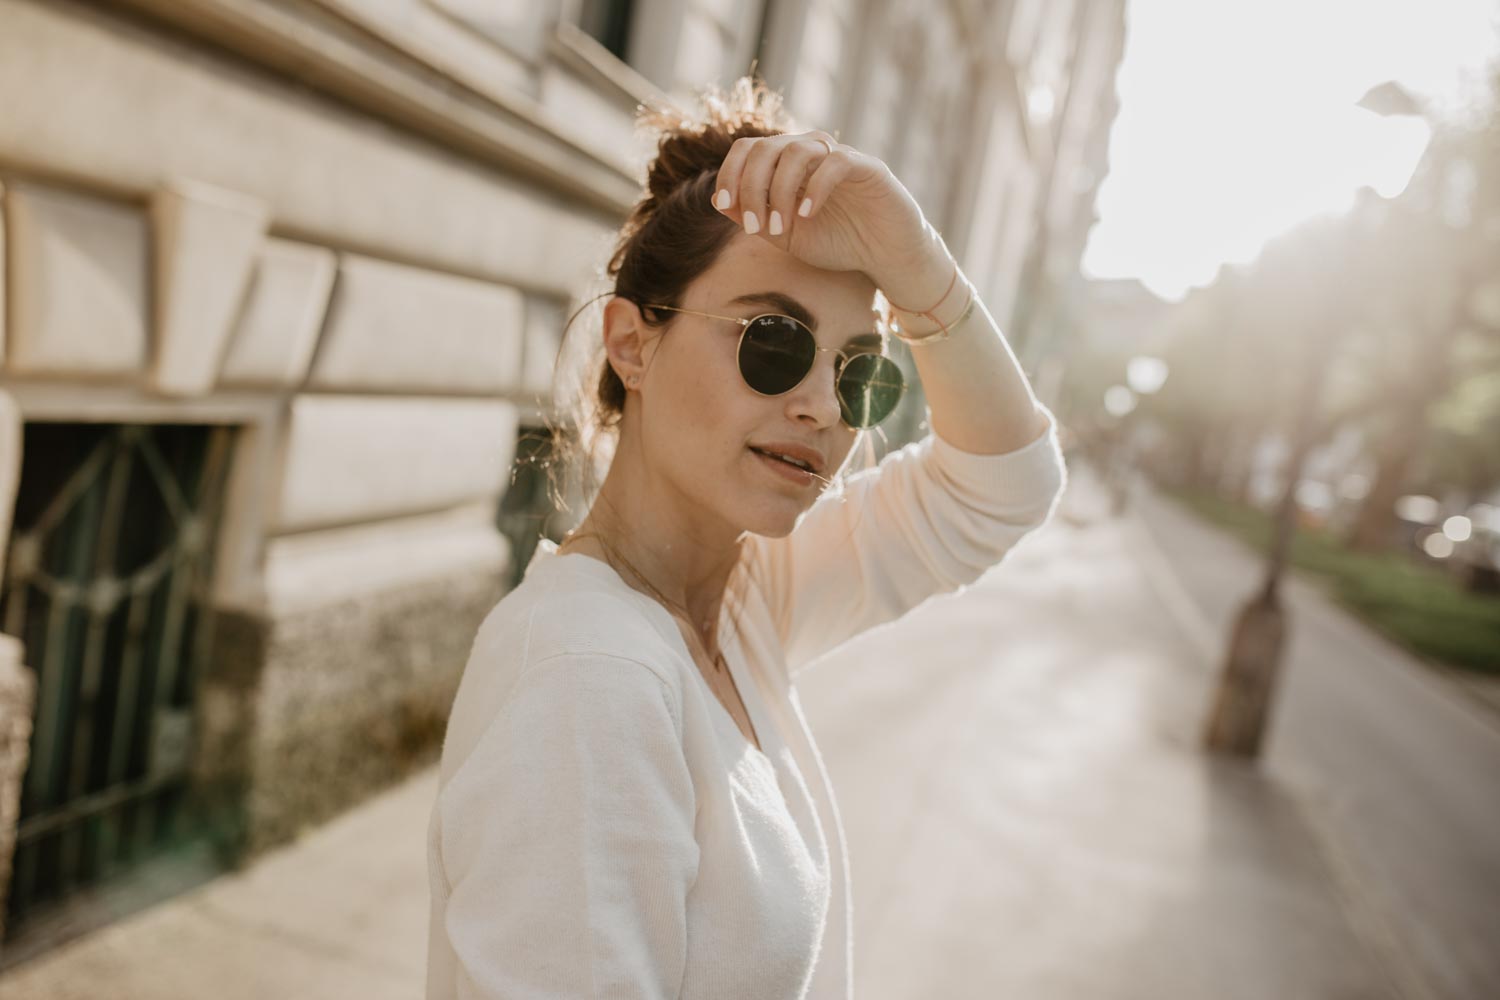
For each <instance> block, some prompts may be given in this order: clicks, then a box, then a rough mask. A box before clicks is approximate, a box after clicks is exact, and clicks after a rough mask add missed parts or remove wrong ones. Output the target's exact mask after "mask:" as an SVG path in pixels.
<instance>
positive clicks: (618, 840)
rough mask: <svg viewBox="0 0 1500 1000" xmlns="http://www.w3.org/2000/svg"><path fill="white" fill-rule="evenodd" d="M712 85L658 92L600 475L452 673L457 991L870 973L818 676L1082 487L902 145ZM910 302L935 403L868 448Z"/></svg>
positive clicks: (737, 990) (613, 338) (634, 989)
mask: <svg viewBox="0 0 1500 1000" xmlns="http://www.w3.org/2000/svg"><path fill="white" fill-rule="evenodd" d="M704 105H705V109H706V110H705V114H704V115H703V117H702V120H700V121H685V120H682V119H676V118H673V117H672V116H671V114H670V113H668V112H657V113H656V114H655V115H653V116H651V117H650V119H649V120H650V121H651V122H653V123H655V124H656V125H657V126H658V127H659V128H660V131H661V135H660V141H659V145H658V153H657V157H656V159H655V160H654V161H653V162H652V164H651V166H650V176H649V180H648V190H647V192H646V194H645V196H644V197H643V199H642V200H641V202H640V204H639V205H638V206H637V208H636V210H635V212H634V213H633V214H632V216H631V218H630V220H629V221H628V222H627V224H626V226H625V228H624V230H623V231H622V234H621V239H620V243H619V246H618V248H617V252H616V254H615V255H614V258H613V260H612V261H611V264H610V267H609V273H610V274H611V275H612V276H613V277H614V290H613V293H612V297H611V298H610V300H609V302H608V303H607V305H606V307H605V309H604V322H603V328H602V331H601V333H602V336H601V337H600V339H599V342H598V353H599V357H598V361H597V364H598V378H597V382H596V383H595V384H596V391H595V392H594V393H593V395H592V398H591V399H589V400H588V402H589V403H590V404H591V405H592V408H593V411H594V416H593V419H591V420H588V421H585V422H584V425H585V428H586V429H587V428H594V429H596V430H598V431H599V434H600V438H601V439H602V440H605V442H606V443H607V444H609V445H611V446H612V455H611V457H610V461H609V466H608V475H607V478H606V479H605V481H604V483H603V485H602V487H601V488H600V489H599V491H598V494H597V496H596V497H595V499H594V502H593V504H592V506H591V507H590V510H589V512H588V515H587V517H585V518H584V520H583V522H582V523H581V524H580V525H579V527H578V529H577V530H576V531H574V532H573V533H572V534H571V535H569V536H568V537H567V538H566V540H565V541H564V542H563V543H562V544H561V545H558V544H556V543H554V542H552V541H551V540H549V539H543V540H542V542H541V543H540V545H539V547H538V549H537V552H536V553H535V555H534V557H533V558H532V560H531V562H530V563H529V564H528V566H527V571H526V574H525V578H524V579H523V581H522V583H521V584H520V585H519V586H518V587H517V588H516V589H515V590H513V591H512V592H511V593H509V594H507V595H506V596H505V598H504V599H503V600H501V601H500V602H499V604H498V605H497V606H496V607H495V608H494V609H493V611H492V612H491V613H490V614H489V616H488V617H487V618H486V620H485V622H484V623H483V625H482V626H481V627H480V629H479V633H478V635H477V637H476V639H475V642H474V647H473V650H472V653H471V656H470V659H469V663H468V666H467V668H466V670H465V672H464V676H463V680H462V683H461V685H460V687H459V691H458V694H457V697H456V699H455V702H454V705H453V710H452V714H451V717H450V720H449V726H448V731H447V735H446V738H445V742H444V747H443V760H442V766H441V773H440V784H441V791H440V792H439V795H438V800H437V802H436V804H435V806H434V809H433V815H432V822H431V825H430V828H429V836H428V863H429V872H430V876H431V885H432V913H431V934H430V939H429V956H428V986H427V990H428V992H427V995H428V997H429V998H430V1000H437V998H450V997H464V998H480V997H483V998H501V997H505V998H531V997H652V998H655V997H688V998H693V1000H701V998H778V1000H779V998H792V997H815V998H845V997H848V996H850V994H851V986H850V964H851V959H852V938H851V921H850V906H851V902H850V899H851V897H850V893H849V883H848V871H847V864H846V861H845V854H844V843H843V833H842V830H841V828H840V825H839V818H838V813H837V810H836V807H835V805H834V801H833V797H832V794H831V790H830V788H829V783H828V778H827V775H826V773H825V772H824V769H823V764H822V761H821V759H820V757H819V754H818V750H817V747H816V745H815V744H814V742H813V739H812V735H811V733H810V732H809V731H808V729H807V725H806V722H805V720H804V718H803V714H802V710H801V707H800V705H799V703H798V700H797V695H796V690H795V688H794V686H793V682H794V681H795V679H796V677H797V674H798V672H799V671H800V670H801V669H803V668H804V667H806V666H807V665H808V664H809V663H810V662H812V661H813V660H814V659H816V658H817V657H818V656H820V655H821V654H823V653H825V652H827V651H828V650H829V649H831V648H833V647H834V646H837V645H838V644H840V643H842V642H844V641H845V640H847V639H849V638H850V637H852V636H854V635H856V634H859V633H861V632H863V631H865V630H867V629H870V628H872V627H874V626H877V625H880V624H882V623H885V622H889V621H892V620H894V619H896V618H897V617H899V616H900V615H902V614H903V613H905V612H906V611H907V610H909V609H910V608H912V607H914V606H916V605H917V604H919V603H921V602H922V601H923V600H925V599H927V598H928V597H931V596H933V595H934V594H940V593H950V592H953V591H955V590H959V589H961V588H963V587H965V586H966V585H968V584H969V583H972V582H973V581H975V580H977V579H978V578H979V577H980V575H981V574H983V573H984V572H985V571H986V570H987V569H989V568H990V567H991V566H993V565H994V564H995V563H997V562H998V561H999V560H1000V559H1001V557H1002V556H1003V555H1004V554H1005V553H1006V551H1007V550H1009V549H1010V548H1011V547H1012V546H1013V545H1015V543H1016V542H1017V541H1018V540H1019V539H1020V538H1021V537H1022V536H1023V535H1025V534H1026V533H1027V532H1029V531H1032V530H1033V529H1035V528H1037V527H1038V526H1040V525H1041V524H1043V523H1044V522H1045V521H1046V520H1047V519H1048V518H1049V517H1050V516H1051V513H1052V510H1053V507H1054V503H1055V501H1056V498H1057V496H1058V494H1059V493H1060V491H1061V489H1062V486H1063V482H1064V479H1065V472H1064V466H1063V461H1062V456H1061V453H1060V451H1059V450H1058V446H1057V437H1056V427H1055V424H1054V422H1053V420H1052V416H1051V414H1050V413H1049V412H1048V411H1047V410H1046V409H1045V408H1044V407H1043V406H1042V405H1041V404H1040V403H1038V401H1037V400H1036V399H1035V398H1034V396H1033V394H1032V391H1031V388H1030V386H1029V384H1028V383H1027V381H1026V378H1025V376H1024V375H1023V373H1022V372H1021V370H1020V368H1019V366H1018V365H1017V363H1016V360H1015V358H1014V356H1013V355H1012V353H1011V351H1010V349H1009V348H1008V346H1007V345H1006V343H1005V340H1004V338H1003V336H1002V335H1001V332H1000V331H999V330H998V329H997V328H996V326H995V323H994V321H993V319H992V318H991V317H990V315H989V313H988V311H987V310H986V309H985V308H984V307H983V304H982V303H979V302H978V301H977V298H976V297H975V296H974V292H973V287H972V285H970V284H969V282H968V280H967V279H966V278H963V277H962V275H961V273H960V271H959V269H958V266H957V263H956V262H955V261H954V259H953V257H952V256H951V255H950V254H949V253H948V251H947V248H946V247H945V246H944V244H943V240H942V238H941V237H940V236H939V235H938V234H937V233H936V232H935V231H934V230H933V229H932V228H931V227H930V226H929V225H928V223H927V222H926V220H925V219H924V218H923V216H922V212H921V210H920V209H919V207H918V206H917V204H916V202H915V201H914V199H913V198H912V197H911V195H910V194H909V193H908V192H907V191H906V190H905V188H903V187H902V185H901V184H900V182H899V181H897V180H896V178H895V177H894V176H893V175H892V173H891V171H890V170H889V169H888V168H887V167H886V166H885V165H884V164H883V163H882V162H880V161H879V160H877V159H875V158H874V157H871V156H868V155H866V154H864V153H861V152H859V151H858V150H855V149H853V148H851V147H849V146H846V145H842V144H840V143H838V142H836V141H834V140H833V138H832V137H831V136H829V135H827V134H826V133H823V132H818V131H807V132H792V131H791V130H790V129H789V127H788V123H787V120H786V119H785V117H784V115H783V114H782V112H781V105H780V99H779V97H778V95H776V94H774V93H772V92H768V91H767V90H766V89H765V88H764V86H763V85H760V84H753V83H752V82H751V81H749V80H740V81H739V82H737V83H736V85H735V86H734V87H733V88H732V89H731V91H730V92H729V94H728V95H725V94H723V93H720V92H718V91H710V92H709V94H708V95H706V98H705V102H704ZM877 290H878V291H879V292H880V293H882V294H883V296H884V297H885V300H886V301H888V302H889V303H891V304H892V306H891V310H890V312H889V313H886V312H885V311H883V310H881V311H877V305H878V302H879V300H877V298H876V294H877ZM897 304H899V305H897ZM903 307H911V309H913V310H919V311H917V312H913V311H909V310H907V309H905V308H903ZM887 316H888V317H889V318H890V319H891V321H892V322H891V323H885V322H882V320H883V319H885V318H886V317H887ZM945 331H946V332H945ZM887 335H894V336H901V337H903V338H905V339H908V340H909V342H910V343H911V344H912V347H911V351H912V355H913V357H914V358H915V364H916V366H917V369H918V370H919V372H920V375H921V378H922V383H923V385H924V386H925V388H926V392H927V397H928V402H929V405H930V408H931V423H932V429H933V431H934V433H933V434H929V435H928V436H927V437H925V438H923V439H922V440H921V441H919V442H916V443H914V444H910V445H907V446H906V447H905V448H902V449H900V450H899V451H894V452H892V453H891V454H889V455H887V456H886V457H885V459H884V460H883V461H881V462H880V464H879V465H878V466H876V467H874V468H869V469H865V470H862V471H860V472H858V473H855V474H853V475H843V474H842V472H841V470H843V467H844V465H845V462H846V459H847V458H848V457H849V455H850V454H851V453H853V452H854V450H855V445H856V443H857V442H858V440H859V438H860V436H861V434H862V433H863V432H864V431H865V430H866V429H869V428H872V427H874V426H875V425H876V424H878V422H879V420H880V419H882V418H883V417H884V416H885V415H887V414H888V413H889V412H890V410H891V408H892V406H894V404H895V402H896V401H897V400H898V399H899V398H900V393H901V390H902V388H903V384H902V378H901V372H900V369H899V367H898V366H896V365H895V364H894V363H892V362H891V361H890V358H889V355H888V354H887V353H886V348H887V347H888V346H889V342H888V339H887ZM777 456H780V457H777ZM913 669H918V668H917V667H916V666H914V667H913ZM850 679H851V681H854V682H857V680H858V672H857V670H856V671H853V672H851V675H850Z"/></svg>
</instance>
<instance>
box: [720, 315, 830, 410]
mask: <svg viewBox="0 0 1500 1000" xmlns="http://www.w3.org/2000/svg"><path fill="white" fill-rule="evenodd" d="M817 354H818V342H817V341H816V340H815V339H814V338H813V335H812V331H811V330H809V329H807V328H806V327H804V326H803V325H802V324H800V323H798V322H797V321H796V320H794V319H792V318H790V317H788V316H760V317H758V318H756V319H755V320H754V321H752V322H751V324H750V325H749V326H748V327H747V328H746V329H745V335H744V337H743V338H741V340H740V358H739V360H740V374H741V375H742V376H744V379H745V382H746V383H747V384H748V385H749V386H750V388H752V389H754V390H755V391H756V392H759V393H764V394H765V395H767V396H779V395H780V394H781V393H783V392H789V391H790V390H792V389H795V388H796V387H797V384H798V383H799V382H801V381H802V379H803V378H805V377H806V376H807V373H808V372H809V371H810V370H811V369H812V366H813V359H814V358H816V357H817Z"/></svg>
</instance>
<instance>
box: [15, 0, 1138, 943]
mask: <svg viewBox="0 0 1500 1000" xmlns="http://www.w3.org/2000/svg"><path fill="white" fill-rule="evenodd" d="M1122 6H1123V0H1100V2H1098V3H1096V4H1079V5H1077V6H1076V9H1075V5H1073V4H1069V3H1064V4H1058V3H1046V4H1044V3H1043V2H1041V0H1014V2H1008V0H953V2H950V3H947V4H944V5H939V6H936V7H934V6H932V5H928V4H918V3H916V2H913V0H899V2H898V0H873V2H860V0H814V2H807V3H792V2H789V0H764V2H731V0H634V2H629V0H626V2H619V0H617V2H606V0H536V2H530V3H494V2H492V0H275V2H272V0H0V92H3V93H4V94H6V101H5V110H4V113H3V114H0V186H3V196H0V212H3V226H0V260H3V270H0V273H3V275H4V281H3V283H0V299H3V306H4V308H3V310H0V316H3V321H0V565H3V567H4V577H3V585H0V899H4V900H5V907H4V910H3V914H4V923H3V925H0V942H3V944H0V956H3V958H0V964H3V963H4V962H9V961H15V960H18V959H19V958H20V957H23V956H24V955H25V954H30V953H35V952H36V951H37V950H39V949H42V948H45V947H48V946H50V945H51V944H53V943H56V942H57V941H59V940H61V939H62V938H64V937H66V936H69V935H71V934H75V933H78V932H79V931H81V930H83V929H87V927H89V926H92V925H97V924H98V923H101V922H103V921H105V920H107V919H109V918H110V917H111V916H116V915H119V913H120V912H122V911H124V910H127V909H129V908H131V907H139V906H141V905H146V904H147V903H149V902H150V900H151V899H152V898H153V896H155V897H159V896H161V895H163V894H167V893H171V892H174V891H179V890H180V889H181V888H183V887H185V886H187V885H191V884H193V883H194V882H195V880H201V879H203V878H207V877H211V876H212V875H213V874H214V873H216V872H218V871H221V870H223V868H224V867H226V866H232V865H236V864H240V863H243V862H244V861H245V860H246V859H248V858H250V857H253V856H254V855H255V854H257V853H258V852H260V851H263V850H264V849H266V848H268V847H270V846H273V845H276V844H280V843H283V842H285V841H288V840H290V839H292V838H294V837H295V836H296V835H297V834H298V833H299V831H301V830H303V829H306V828H307V827H309V826H312V825H316V824H318V823H320V822H322V821H324V820H326V819H328V818H330V817H332V816H334V815H335V814H337V813H338V812H340V811H342V810H343V809H345V808H347V807H348V806H350V805H352V804H354V803H355V802H358V801H359V800H360V799H362V798H364V797H365V796H367V795H369V794H370V793H372V792H374V791H376V790H378V789H380V788H381V787H384V786H385V785H387V784H389V783H391V782H393V781H395V780H398V779H399V778H400V777H402V776H403V775H404V774H406V773H408V772H410V771H411V770H412V769H414V768H418V767H422V766H426V765H428V764H430V763H431V762H432V761H433V760H435V757H436V754H437V751H438V749H439V747H440V744H441V737H442V726H443V721H444V719H445V718H446V712H447V709H448V706H449V704H450V703H451V699H452V695H453V692H454V690H455V689H456V685H457V681H458V675H459V672H460V670H461V669H462V666H463V664H464V661H465V658H466V656H467V653H468V647H469V643H470V641H471V639H472V635H473V631H474V628H475V627H476V626H477V624H478V622H479V620H480V619H481V618H482V616H483V615H484V614H485V612H486V611H487V610H488V609H489V608H490V607H491V606H493V604H494V602H495V601H496V600H497V599H498V598H499V597H500V596H501V595H502V594H503V593H504V592H505V590H506V588H507V587H509V586H510V585H511V584H512V582H513V581H514V579H515V574H516V572H517V570H518V567H519V566H521V565H524V562H525V559H526V557H527V555H528V554H529V551H530V548H529V546H530V545H532V544H534V542H535V536H536V534H537V533H538V532H539V531H541V530H542V529H541V527H540V524H541V523H542V522H541V520H540V519H541V517H542V514H543V512H541V511H539V510H537V509H536V507H537V501H536V495H537V492H538V491H536V490H535V489H534V488H533V486H534V484H531V485H524V484H522V483H521V480H520V479H519V478H518V477H517V475H516V472H517V463H516V459H517V457H518V452H520V451H522V450H525V449H526V448H527V447H528V445H526V444H525V442H527V441H530V440H533V439H534V436H535V432H536V430H537V428H538V427H539V426H540V424H541V418H542V416H543V414H544V413H545V412H546V411H547V406H548V397H549V390H550V381H551V377H552V368H553V364H554V360H555V358H556V352H557V350H558V346H559V343H560V339H559V338H560V336H561V334H562V331H563V327H564V323H565V320H566V317H567V316H568V315H569V314H571V313H572V311H573V309H574V308H575V306H576V304H578V303H581V302H583V301H585V300H586V299H587V298H589V297H591V296H592V295H595V294H598V292H599V291H600V290H601V289H600V287H599V276H600V274H601V273H602V265H603V263H604V261H605V260H606V259H607V255H608V251H609V249H610V247H611V245H612V241H613V237H614V234H615V232H616V230H617V228H618V226H619V224H620V222H621V221H623V219H624V217H625V214H626V212H627V211H628V209H629V207H630V205H631V204H632V203H633V202H634V200H635V198H636V196H637V194H638V192H639V189H640V184H641V181H642V179H643V176H644V165H645V162H646V160H647V159H648V158H649V155H650V152H651V150H650V149H649V148H647V147H645V146H643V145H642V141H641V139H640V137H638V136H637V135H636V134H635V131H634V114H635V111H636V108H637V106H638V105H639V104H641V103H642V102H647V101H650V102H659V101H664V100H665V101H675V102H677V103H679V104H682V105H684V106H686V107H691V105H692V101H693V96H694V94H695V92H696V91H697V90H699V89H700V88H701V87H702V86H703V85H705V84H709V83H719V84H727V83H729V82H730V81H732V80H733V79H734V78H735V77H738V76H740V75H742V74H744V73H746V72H748V71H749V70H750V69H751V67H752V65H754V66H755V67H756V68H757V69H758V72H759V73H760V74H762V75H763V76H765V77H766V79H767V80H768V82H769V83H771V84H772V85H773V86H775V87H777V88H779V89H781V90H782V91H783V92H784V93H785V94H786V95H787V101H788V106H789V108H790V109H791V111H792V112H793V114H794V115H795V116H796V117H797V118H798V119H799V120H801V121H803V122H806V123H808V124H810V125H816V126H819V127H823V128H826V129H828V130H829V131H830V132H832V133H834V134H836V135H838V136H839V137H840V138H841V139H842V140H843V141H846V142H849V143H851V144H853V145H856V146H858V147H859V148H861V149H864V150H866V151H868V152H871V153H874V154H875V155H878V156H881V157H882V158H884V159H886V160H887V162H889V163H890V164H891V165H892V167H893V169H895V170H896V172H897V173H898V175H899V176H900V177H901V178H902V179H903V181H905V182H906V183H907V184H908V186H909V187H910V188H911V189H912V191H913V193H914V194H915V195H916V196H917V197H918V199H919V200H920V202H921V203H922V205H923V206H924V209H925V210H926V211H927V212H928V214H929V217H930V218H932V220H933V222H934V224H935V225H936V226H937V227H938V228H939V229H940V230H941V231H942V232H943V233H944V235H945V237H946V238H947V239H948V242H949V245H950V247H951V248H952V249H953V250H954V251H955V253H956V254H958V255H959V257H960V260H961V262H962V263H963V264H964V266H965V269H966V271H967V272H968V273H969V274H970V275H971V276H972V277H973V278H974V279H975V281H976V283H977V284H978V285H979V287H980V289H981V292H982V293H983V294H984V296H985V299H986V302H987V303H988V304H989V305H990V307H991V310H992V312H993V313H994V314H995V315H996V317H997V319H999V320H1000V321H1001V322H1002V325H1004V324H1006V323H1008V322H1010V319H1011V316H1012V314H1013V313H1014V311H1015V303H1016V302H1017V301H1018V299H1020V298H1022V297H1023V296H1022V286H1023V283H1024V282H1025V280H1026V276H1025V271H1026V264H1025V260H1026V257H1027V253H1028V249H1029V248H1030V247H1032V246H1033V243H1034V241H1035V240H1036V238H1037V234H1038V230H1039V227H1041V228H1042V229H1048V230H1053V231H1055V234H1056V235H1055V238H1053V239H1051V240H1050V241H1049V245H1050V246H1051V247H1052V248H1053V253H1054V256H1053V258H1051V259H1053V262H1054V263H1055V264H1058V267H1059V268H1061V270H1057V269H1054V270H1052V271H1049V272H1047V273H1048V274H1049V275H1050V276H1051V277H1052V279H1053V280H1055V279H1056V277H1057V275H1059V274H1061V273H1062V272H1063V271H1065V270H1066V266H1065V265H1066V258H1067V257H1068V256H1069V254H1072V266H1073V267H1074V268H1075V269H1076V264H1077V254H1076V253H1075V252H1074V250H1073V243H1072V242H1070V241H1071V240H1072V239H1073V235H1072V234H1074V233H1075V231H1076V229H1077V222H1076V217H1077V209H1076V206H1077V205H1081V204H1083V203H1084V202H1086V201H1088V200H1089V199H1090V198H1091V197H1092V187H1089V186H1088V185H1083V184H1082V183H1081V182H1079V181H1078V180H1077V179H1078V178H1079V177H1082V176H1084V174H1086V173H1087V171H1088V170H1095V171H1099V172H1102V160H1101V154H1100V149H1101V148H1102V140H1101V138H1100V136H1101V134H1102V132H1103V131H1104V130H1106V129H1107V127H1108V118H1109V115H1108V114H1103V113H1101V112H1100V109H1101V108H1107V107H1108V106H1109V105H1108V100H1109V97H1110V95H1112V93H1113V87H1112V80H1113V72H1114V66H1115V63H1116V62H1117V61H1118V57H1119V51H1120V45H1119V42H1120V37H1121V36H1122V34H1123V18H1122V16H1121V13H1120V11H1121V8H1122ZM1075 94H1081V95H1083V96H1075ZM1075 108H1078V109H1087V110H1089V112H1090V114H1089V115H1084V114H1083V113H1082V112H1081V111H1075V110H1074V109H1075ZM1079 164H1085V165H1087V166H1084V167H1080V166H1079ZM1058 170H1067V171H1069V177H1070V178H1072V180H1070V181H1069V182H1068V183H1067V185H1060V184H1059V183H1058V182H1057V181H1056V180H1054V179H1053V178H1052V176H1051V175H1052V174H1054V173H1056V172H1057V171H1058ZM1080 171H1081V172H1080ZM1094 183H1095V184H1096V183H1097V178H1096V179H1095V180H1094ZM1044 204H1052V205H1059V204H1064V205H1066V206H1070V207H1069V209H1068V211H1054V212H1050V213H1049V212H1045V211H1042V210H1041V206H1043V205H1044ZM1079 249H1081V243H1080V244H1079ZM1059 262H1061V263H1059ZM905 361H906V363H907V367H908V369H909V370H910V371H912V372H913V373H914V369H912V368H911V366H910V364H909V358H906V359H905ZM913 395H914V399H913V401H912V402H911V403H910V404H908V405H907V408H906V410H905V411H904V412H903V413H902V414H899V415H898V417H899V419H897V420H895V421H893V423H892V425H891V429H889V430H888V433H889V434H890V436H891V439H892V440H891V441H890V442H889V444H891V445H896V444H900V443H904V440H906V439H910V438H911V437H912V436H914V435H915V434H918V433H920V432H921V431H922V416H923V412H922V411H923V406H922V403H921V400H920V396H919V394H913Z"/></svg>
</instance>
